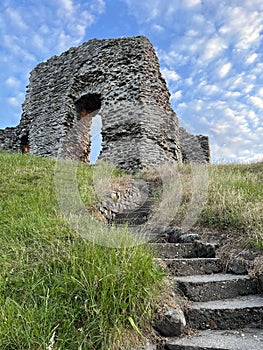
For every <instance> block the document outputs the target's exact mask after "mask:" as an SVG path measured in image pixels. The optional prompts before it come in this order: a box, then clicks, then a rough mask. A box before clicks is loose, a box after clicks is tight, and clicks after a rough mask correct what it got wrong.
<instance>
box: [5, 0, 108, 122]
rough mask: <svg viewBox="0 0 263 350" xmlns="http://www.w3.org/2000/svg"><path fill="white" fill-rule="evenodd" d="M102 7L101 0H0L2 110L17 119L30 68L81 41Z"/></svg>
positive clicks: (103, 4)
mask: <svg viewBox="0 0 263 350" xmlns="http://www.w3.org/2000/svg"><path fill="white" fill-rule="evenodd" d="M104 10H105V1H104V0H92V1H82V0H58V1H52V0H43V1H40V2H39V1H37V2H35V1H30V0H29V1H26V2H25V1H17V0H3V1H2V2H1V4H0V12H1V17H0V38H1V40H0V50H1V57H0V71H2V73H0V74H1V78H2V81H3V82H4V85H5V86H3V87H0V93H1V94H2V95H3V94H7V96H8V98H7V106H8V105H9V106H10V108H11V109H10V110H8V108H7V109H6V110H4V111H3V112H2V113H5V114H7V113H15V115H17V119H19V117H18V116H19V115H20V114H21V103H22V102H23V99H24V94H25V87H26V85H27V84H28V74H29V72H30V70H31V69H32V68H33V67H34V66H35V65H36V64H37V63H39V62H41V61H43V60H46V59H47V58H49V57H50V56H53V55H55V54H60V53H61V52H62V51H64V50H66V49H68V48H69V47H71V46H76V45H79V44H80V43H81V42H82V41H84V40H85V36H86V35H87V32H88V30H89V28H90V27H91V25H93V24H94V23H95V22H96V19H97V18H98V16H99V15H100V14H102V13H103V11H104ZM18 81H19V82H20V83H19V82H18ZM4 89H7V90H4ZM17 121H18V120H17Z"/></svg>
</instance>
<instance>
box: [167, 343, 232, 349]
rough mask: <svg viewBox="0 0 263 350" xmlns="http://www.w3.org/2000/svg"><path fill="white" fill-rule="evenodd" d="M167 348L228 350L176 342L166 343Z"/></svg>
mask: <svg viewBox="0 0 263 350" xmlns="http://www.w3.org/2000/svg"><path fill="white" fill-rule="evenodd" d="M165 349H167V350H228V349H222V348H220V349H219V348H211V347H209V348H207V347H205V348H204V347H203V346H201V347H200V346H189V345H176V344H166V346H165Z"/></svg>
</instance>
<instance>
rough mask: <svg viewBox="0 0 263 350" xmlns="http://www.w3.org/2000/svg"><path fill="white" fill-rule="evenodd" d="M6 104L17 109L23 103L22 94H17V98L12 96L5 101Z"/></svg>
mask: <svg viewBox="0 0 263 350" xmlns="http://www.w3.org/2000/svg"><path fill="white" fill-rule="evenodd" d="M7 101H8V104H9V105H10V106H11V107H13V108H15V109H17V108H20V107H21V104H22V103H23V101H24V94H23V93H22V92H20V93H18V94H17V96H12V97H9V98H8V99H7Z"/></svg>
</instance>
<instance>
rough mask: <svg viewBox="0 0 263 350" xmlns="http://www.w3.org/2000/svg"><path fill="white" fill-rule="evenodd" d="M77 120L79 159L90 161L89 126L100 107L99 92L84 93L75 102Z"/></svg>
mask: <svg viewBox="0 0 263 350" xmlns="http://www.w3.org/2000/svg"><path fill="white" fill-rule="evenodd" d="M75 107H76V112H77V120H78V123H79V124H80V129H79V134H78V135H79V136H78V146H79V147H80V153H81V155H80V160H81V161H83V162H84V163H90V154H91V148H92V135H91V126H92V120H93V118H94V117H95V116H96V115H97V114H98V113H99V110H100V108H101V95H100V94H90V93H89V94H86V95H83V96H81V97H80V98H79V99H78V100H77V101H76V102H75Z"/></svg>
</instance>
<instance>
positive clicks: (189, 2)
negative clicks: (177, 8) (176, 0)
mask: <svg viewBox="0 0 263 350" xmlns="http://www.w3.org/2000/svg"><path fill="white" fill-rule="evenodd" d="M184 2H185V6H186V7H193V6H196V5H200V4H201V1H200V0H185V1H184Z"/></svg>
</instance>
